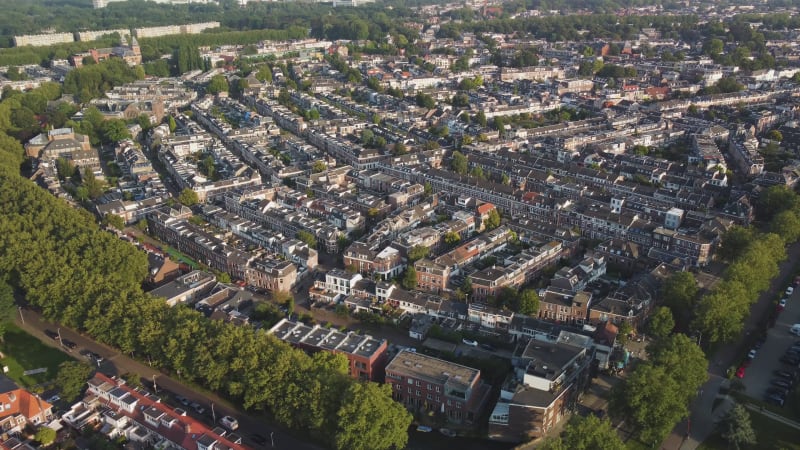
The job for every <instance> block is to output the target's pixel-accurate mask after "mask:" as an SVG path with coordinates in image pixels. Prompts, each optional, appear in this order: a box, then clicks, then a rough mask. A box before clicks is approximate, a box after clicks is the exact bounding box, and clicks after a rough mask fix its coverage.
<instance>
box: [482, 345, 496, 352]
mask: <svg viewBox="0 0 800 450" xmlns="http://www.w3.org/2000/svg"><path fill="white" fill-rule="evenodd" d="M481 348H482V349H484V350H486V351H489V352H496V351H497V349H496V348H495V347H494V345H491V344H481Z"/></svg>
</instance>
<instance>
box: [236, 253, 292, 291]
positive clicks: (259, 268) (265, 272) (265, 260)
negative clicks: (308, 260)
mask: <svg viewBox="0 0 800 450" xmlns="http://www.w3.org/2000/svg"><path fill="white" fill-rule="evenodd" d="M244 279H245V281H246V282H247V284H249V285H250V286H255V287H257V288H259V289H266V290H268V291H270V292H280V291H283V292H288V291H289V290H290V289H291V288H292V286H294V284H295V282H296V281H297V267H296V266H295V265H294V264H292V263H291V262H289V261H285V260H281V259H275V258H272V257H261V258H258V259H256V260H253V261H251V262H250V264H249V265H248V266H247V269H246V270H245V278H244Z"/></svg>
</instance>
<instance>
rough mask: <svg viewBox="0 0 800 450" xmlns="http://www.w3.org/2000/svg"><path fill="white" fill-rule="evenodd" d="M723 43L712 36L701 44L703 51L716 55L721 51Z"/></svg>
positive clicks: (723, 46)
mask: <svg viewBox="0 0 800 450" xmlns="http://www.w3.org/2000/svg"><path fill="white" fill-rule="evenodd" d="M724 48H725V43H724V42H722V41H721V40H719V39H717V38H713V39H711V40H709V41H708V42H706V43H705V45H703V51H704V52H705V53H706V54H708V55H710V56H717V55H719V54H720V53H722V50H723V49H724Z"/></svg>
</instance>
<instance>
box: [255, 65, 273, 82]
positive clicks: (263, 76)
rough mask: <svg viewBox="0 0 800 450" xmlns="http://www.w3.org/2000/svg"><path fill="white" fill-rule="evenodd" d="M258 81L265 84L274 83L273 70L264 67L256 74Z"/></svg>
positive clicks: (266, 66)
mask: <svg viewBox="0 0 800 450" xmlns="http://www.w3.org/2000/svg"><path fill="white" fill-rule="evenodd" d="M256 79H257V80H258V81H261V82H263V83H272V69H270V67H269V66H268V65H267V64H264V65H262V66H261V67H259V68H258V72H256Z"/></svg>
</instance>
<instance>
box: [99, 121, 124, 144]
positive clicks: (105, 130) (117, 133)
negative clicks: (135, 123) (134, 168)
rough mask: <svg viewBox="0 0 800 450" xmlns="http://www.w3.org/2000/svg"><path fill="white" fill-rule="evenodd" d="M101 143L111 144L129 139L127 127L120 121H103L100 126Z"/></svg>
mask: <svg viewBox="0 0 800 450" xmlns="http://www.w3.org/2000/svg"><path fill="white" fill-rule="evenodd" d="M100 133H101V135H102V139H103V142H107V143H113V142H119V141H122V140H124V139H130V138H131V132H130V131H129V130H128V125H127V124H126V123H125V121H124V120H122V119H110V120H105V121H103V123H102V124H101V125H100Z"/></svg>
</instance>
